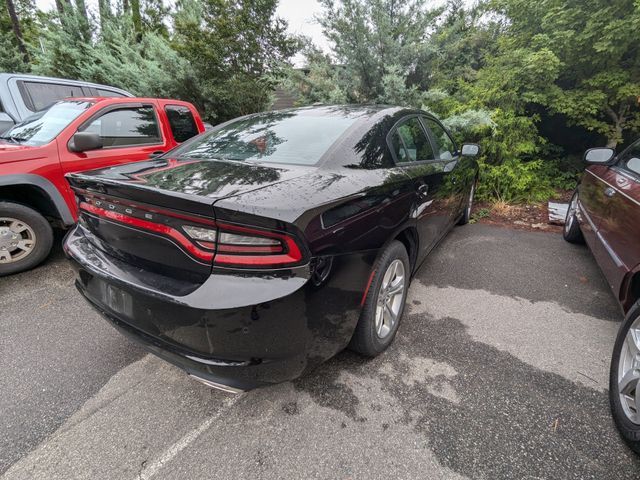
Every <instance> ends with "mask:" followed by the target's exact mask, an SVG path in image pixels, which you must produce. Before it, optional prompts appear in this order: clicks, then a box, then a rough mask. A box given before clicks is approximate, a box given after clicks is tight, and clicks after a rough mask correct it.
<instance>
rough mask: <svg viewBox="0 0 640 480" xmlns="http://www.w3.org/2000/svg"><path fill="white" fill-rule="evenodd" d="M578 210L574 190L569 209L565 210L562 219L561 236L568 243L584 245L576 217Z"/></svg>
mask: <svg viewBox="0 0 640 480" xmlns="http://www.w3.org/2000/svg"><path fill="white" fill-rule="evenodd" d="M577 208H578V191H577V190H576V191H575V192H574V193H573V196H572V197H571V202H570V203H569V208H567V216H566V218H565V219H564V227H563V228H562V236H563V237H564V239H565V240H566V241H567V242H569V243H578V244H580V243H584V236H583V235H582V230H580V222H578V217H577V216H576V209H577Z"/></svg>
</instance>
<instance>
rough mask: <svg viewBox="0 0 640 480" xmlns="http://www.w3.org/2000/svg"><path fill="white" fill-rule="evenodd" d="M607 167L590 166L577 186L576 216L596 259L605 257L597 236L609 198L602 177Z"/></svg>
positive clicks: (606, 186)
mask: <svg viewBox="0 0 640 480" xmlns="http://www.w3.org/2000/svg"><path fill="white" fill-rule="evenodd" d="M607 170H608V167H606V166H604V165H592V166H589V167H587V169H586V170H585V172H584V174H583V176H582V180H581V181H580V184H579V185H578V208H577V210H576V216H577V217H578V221H579V222H580V229H581V230H582V234H583V235H584V238H585V240H586V242H587V244H588V245H589V248H590V249H591V250H592V251H593V254H594V256H595V257H596V258H600V257H601V256H603V255H607V252H606V250H605V249H604V245H603V244H602V242H601V241H600V238H599V236H598V226H599V225H600V224H601V223H602V221H603V219H604V218H605V217H606V215H607V211H608V205H609V198H608V197H607V195H606V192H607V191H608V190H607V189H608V185H607V184H606V183H605V181H604V179H603V177H604V176H605V175H606V174H607Z"/></svg>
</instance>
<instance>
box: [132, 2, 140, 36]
mask: <svg viewBox="0 0 640 480" xmlns="http://www.w3.org/2000/svg"><path fill="white" fill-rule="evenodd" d="M131 18H132V19H133V28H135V30H136V32H137V33H138V35H140V32H142V18H141V16H140V0H131Z"/></svg>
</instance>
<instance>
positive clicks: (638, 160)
mask: <svg viewBox="0 0 640 480" xmlns="http://www.w3.org/2000/svg"><path fill="white" fill-rule="evenodd" d="M620 165H622V168H624V169H626V170H628V171H630V172H631V173H633V174H635V175H640V142H637V143H635V144H634V145H631V147H629V149H628V150H627V151H626V152H624V154H623V155H622V158H621V163H620Z"/></svg>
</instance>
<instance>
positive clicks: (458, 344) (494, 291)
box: [0, 225, 640, 480]
mask: <svg viewBox="0 0 640 480" xmlns="http://www.w3.org/2000/svg"><path fill="white" fill-rule="evenodd" d="M408 304H409V308H407V310H406V311H405V316H404V318H403V321H402V324H401V326H400V330H399V333H398V336H397V337H396V341H395V342H394V344H393V345H392V346H391V348H390V349H389V350H388V351H387V352H385V354H383V355H381V356H380V357H378V358H375V359H373V360H367V359H364V358H362V357H359V356H358V355H355V354H353V353H350V352H343V353H341V354H339V355H338V356H337V357H335V358H334V359H332V360H330V361H329V362H327V363H325V364H324V365H321V366H320V367H319V368H317V369H316V370H315V371H314V372H312V373H311V374H310V375H307V376H305V377H303V378H301V379H298V380H296V381H294V382H287V383H284V384H281V385H277V386H274V387H269V388H265V389H261V390H256V391H252V392H248V393H244V394H241V395H236V396H231V395H227V394H225V393H222V392H218V391H215V390H211V389H209V388H207V387H204V386H202V385H200V384H199V383H196V382H194V381H192V380H189V379H188V378H187V377H186V375H185V374H183V373H182V372H181V371H179V370H178V369H176V368H175V367H173V366H170V365H169V364H167V363H165V362H163V361H161V360H159V359H157V358H155V357H153V356H150V355H147V354H145V353H144V352H143V351H142V350H141V349H140V348H138V347H137V346H136V345H134V344H132V343H131V342H129V341H128V340H127V339H125V338H123V337H121V336H120V335H118V334H117V332H115V331H114V330H113V329H111V327H109V325H107V324H106V322H104V321H103V320H102V319H101V318H99V316H98V315H97V314H96V313H94V311H93V310H92V309H91V308H90V307H89V306H88V305H86V304H85V303H84V302H83V301H82V299H81V298H80V296H79V295H78V294H77V293H76V292H75V289H74V287H73V284H72V275H71V270H70V268H69V267H68V266H67V265H66V263H65V260H64V259H63V258H62V255H61V254H60V252H59V251H57V252H56V253H54V255H53V257H52V258H51V259H50V260H49V262H48V263H47V264H46V265H44V266H42V267H41V268H39V269H36V270H34V271H31V272H26V273H23V274H19V275H15V276H12V277H8V278H4V279H2V280H0V312H1V316H0V318H1V320H0V347H1V348H0V366H1V367H2V371H3V373H4V374H3V376H2V378H1V379H0V391H2V393H3V395H2V396H1V397H0V411H1V412H2V416H1V420H0V422H1V423H0V472H4V475H3V476H2V478H6V479H7V480H8V479H11V480H13V479H29V480H36V479H58V478H59V479H75V478H78V479H93V478H109V479H127V480H128V479H137V478H139V479H151V478H154V479H164V478H168V479H183V478H184V479H199V478H203V479H204V478H207V479H211V478H242V477H251V478H263V479H275V478H303V477H304V478H364V477H367V478H390V477H392V478H430V479H462V478H479V479H493V478H522V479H541V478H567V479H569V478H576V479H589V478H593V479H608V478H611V479H613V478H615V479H619V478H625V479H632V478H640V458H639V457H637V456H636V455H634V454H633V453H631V452H630V451H629V450H628V449H627V448H626V447H625V446H624V445H623V443H622V442H621V441H620V440H619V438H618V436H617V433H616V431H615V429H614V427H613V423H612V420H611V417H610V414H609V407H608V400H607V375H608V366H609V358H610V354H611V348H612V345H613V341H614V337H615V334H616V331H617V328H618V325H619V322H620V320H621V318H622V315H621V313H620V310H619V308H618V306H617V304H616V302H615V300H614V298H613V296H612V295H611V293H610V292H609V289H608V287H607V285H606V283H605V281H604V278H603V277H602V275H601V274H600V272H599V270H598V268H597V266H596V265H595V262H594V260H593V258H592V257H591V254H590V252H589V251H588V250H587V249H586V247H580V246H574V245H569V244H566V243H565V242H563V240H562V238H561V237H560V236H559V235H555V234H549V233H539V232H523V231H513V230H507V229H501V228H496V227H490V226H484V225H471V226H466V227H462V228H456V229H454V230H453V231H452V232H451V233H450V234H449V236H448V237H447V238H446V239H445V240H444V241H443V242H442V244H441V245H440V246H439V247H438V248H437V249H436V250H435V251H434V252H432V254H431V255H430V257H429V258H428V259H427V261H426V262H425V264H424V265H423V266H422V268H421V270H420V271H419V272H418V275H417V277H416V278H415V279H414V281H413V284H412V286H411V289H410V292H409V297H408Z"/></svg>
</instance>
